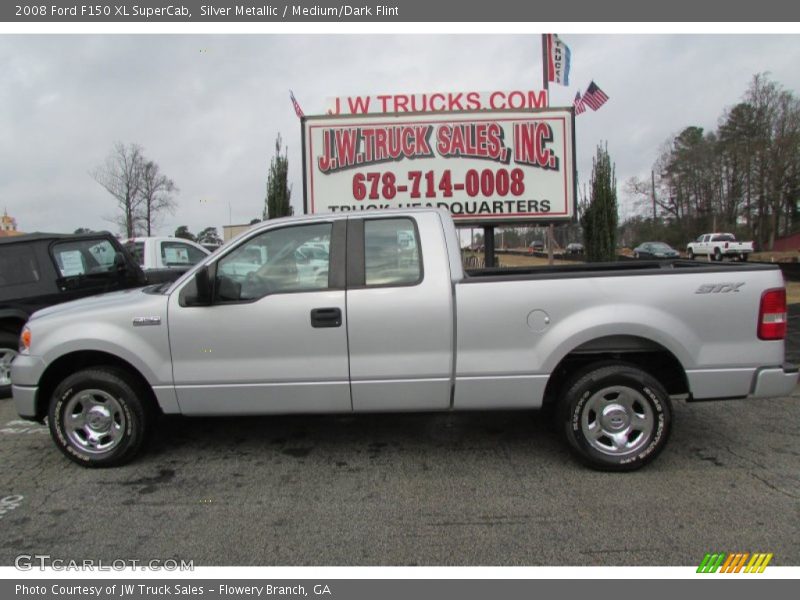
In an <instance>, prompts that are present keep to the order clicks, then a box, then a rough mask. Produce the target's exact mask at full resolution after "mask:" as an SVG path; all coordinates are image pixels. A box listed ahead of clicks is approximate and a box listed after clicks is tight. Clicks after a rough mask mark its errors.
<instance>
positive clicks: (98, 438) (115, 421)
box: [62, 389, 126, 455]
mask: <svg viewBox="0 0 800 600" xmlns="http://www.w3.org/2000/svg"><path fill="white" fill-rule="evenodd" d="M62 419H63V423H64V431H65V433H66V435H67V438H68V439H69V441H70V443H71V444H72V445H73V446H74V447H75V448H77V449H79V450H81V451H83V452H86V453H87V454H93V455H98V454H106V453H108V452H111V451H112V450H113V449H114V448H116V447H117V446H118V445H119V443H120V441H121V440H122V437H123V435H124V432H125V425H126V420H125V411H123V409H122V404H121V403H120V402H119V400H117V399H116V398H114V396H112V395H111V394H109V393H108V392H105V391H103V390H96V389H91V390H81V391H80V392H78V393H76V394H75V395H73V396H72V397H71V398H70V399H69V400H67V404H66V406H65V407H64V415H63V417H62Z"/></svg>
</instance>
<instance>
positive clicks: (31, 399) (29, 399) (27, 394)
mask: <svg viewBox="0 0 800 600" xmlns="http://www.w3.org/2000/svg"><path fill="white" fill-rule="evenodd" d="M38 391H39V388H37V387H28V386H24V385H13V384H12V385H11V395H12V396H14V406H15V407H16V409H17V413H18V414H19V416H20V417H22V418H23V419H32V420H37V418H38V417H37V414H36V393H37V392H38Z"/></svg>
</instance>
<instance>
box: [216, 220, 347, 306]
mask: <svg viewBox="0 0 800 600" xmlns="http://www.w3.org/2000/svg"><path fill="white" fill-rule="evenodd" d="M332 227H333V226H332V225H331V224H330V223H315V224H312V225H296V226H289V227H283V228H281V229H271V230H269V231H266V232H264V233H262V234H261V235H257V236H256V237H254V238H251V239H249V240H247V242H245V243H244V244H242V245H241V246H239V247H238V248H236V249H235V250H234V251H233V252H231V253H230V254H228V255H226V256H225V257H224V258H222V259H221V260H220V261H219V262H218V263H217V281H216V286H215V288H216V290H217V291H216V294H217V298H216V299H217V300H218V301H220V302H236V301H252V300H257V299H259V298H262V297H264V296H266V295H268V294H280V293H285V292H306V291H316V290H324V289H327V288H328V271H329V265H330V258H329V250H330V243H331V230H332Z"/></svg>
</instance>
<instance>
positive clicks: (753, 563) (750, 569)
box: [697, 552, 773, 573]
mask: <svg viewBox="0 0 800 600" xmlns="http://www.w3.org/2000/svg"><path fill="white" fill-rule="evenodd" d="M772 557H773V554H772V553H771V552H770V553H763V552H756V553H754V554H750V553H749V552H733V553H731V554H726V553H725V552H715V553H711V552H709V553H706V555H705V556H704V557H703V560H702V562H701V563H700V566H699V567H697V572H698V573H716V572H717V570H719V572H720V573H740V572H742V568H744V572H745V573H763V572H764V569H766V568H767V565H768V564H769V563H770V561H771V560H772ZM748 558H749V559H750V561H749V562H747V559H748ZM746 562H747V566H745V563H746Z"/></svg>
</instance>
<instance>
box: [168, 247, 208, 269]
mask: <svg viewBox="0 0 800 600" xmlns="http://www.w3.org/2000/svg"><path fill="white" fill-rule="evenodd" d="M206 256H207V255H206V254H205V253H203V252H201V251H200V250H198V249H197V248H195V247H194V246H190V245H189V244H182V243H181V242H162V244H161V262H163V263H164V266H166V267H187V266H190V265H196V264H197V263H199V262H200V261H201V260H203V259H204V258H205V257H206Z"/></svg>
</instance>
